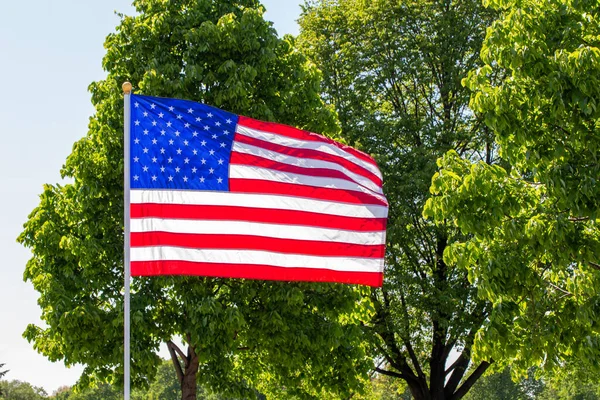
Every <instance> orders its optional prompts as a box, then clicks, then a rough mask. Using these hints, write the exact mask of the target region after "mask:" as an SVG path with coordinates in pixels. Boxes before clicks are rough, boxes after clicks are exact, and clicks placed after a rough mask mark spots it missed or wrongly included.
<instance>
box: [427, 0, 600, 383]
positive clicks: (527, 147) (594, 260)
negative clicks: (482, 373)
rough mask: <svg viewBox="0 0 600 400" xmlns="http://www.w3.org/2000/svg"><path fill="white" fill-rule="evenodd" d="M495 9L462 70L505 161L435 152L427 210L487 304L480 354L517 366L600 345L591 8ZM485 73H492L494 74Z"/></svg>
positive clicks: (599, 168) (596, 86)
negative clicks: (477, 58) (474, 63)
mask: <svg viewBox="0 0 600 400" xmlns="http://www.w3.org/2000/svg"><path fill="white" fill-rule="evenodd" d="M489 3H490V5H491V6H492V7H494V8H496V9H498V10H499V11H501V13H502V14H501V17H500V18H499V19H498V21H496V22H495V23H494V25H493V26H492V27H491V29H490V30H489V31H488V34H487V37H486V41H485V45H484V47H483V49H482V52H481V54H482V59H483V61H484V62H485V65H484V66H483V67H481V68H479V69H475V70H474V71H472V72H471V73H470V75H469V77H468V78H467V79H466V80H465V84H466V85H467V86H468V87H469V88H470V89H471V90H472V91H473V94H472V97H471V107H472V109H473V110H474V111H475V112H476V113H477V114H478V115H480V116H481V117H482V118H484V119H485V122H486V124H487V126H489V127H490V129H492V130H493V132H494V134H495V139H496V142H497V145H498V147H499V151H500V154H501V156H502V159H503V165H486V164H484V163H473V162H472V161H471V160H467V159H465V158H463V157H460V155H458V154H456V153H455V152H449V153H448V154H446V155H445V156H444V157H443V158H442V159H440V161H439V166H440V171H439V173H438V174H436V176H435V178H434V179H433V184H432V192H433V193H435V196H434V197H432V198H431V199H430V200H429V204H428V206H427V207H426V214H427V215H428V216H431V217H432V218H434V219H435V220H436V221H438V222H440V223H447V222H448V221H450V222H451V223H453V224H454V225H455V226H457V227H458V228H459V229H460V231H461V234H462V235H463V236H461V238H460V239H458V240H455V242H454V243H453V245H452V246H450V247H449V248H447V249H446V253H445V255H444V256H445V257H444V259H445V260H446V262H447V263H448V264H452V265H458V266H459V267H460V268H462V269H465V270H467V271H468V274H469V279H470V281H471V282H475V283H476V284H477V287H478V292H479V296H480V297H482V298H485V299H487V300H488V301H490V302H491V303H492V309H491V313H490V316H491V317H490V318H489V320H488V321H487V323H486V326H485V330H483V331H482V332H481V336H480V337H479V339H480V340H479V341H478V345H477V349H478V350H477V351H478V354H479V355H480V356H481V357H484V358H489V357H493V358H494V359H501V358H502V359H504V360H507V361H508V362H509V363H510V364H511V365H512V367H513V369H514V370H516V371H517V373H519V372H520V373H521V374H524V372H525V371H526V370H527V368H529V366H532V365H537V366H540V367H541V368H543V369H545V370H546V371H547V372H550V371H552V370H553V369H557V370H560V369H563V368H564V365H565V360H569V359H573V358H575V359H579V360H582V362H586V361H587V362H588V364H589V367H590V368H597V366H598V362H597V360H598V357H599V356H600V323H599V321H600V296H599V295H600V265H599V264H600V229H599V227H598V222H599V220H598V217H599V214H598V210H599V207H598V206H599V205H600V196H599V195H600V185H598V178H599V177H600V164H599V163H598V149H599V148H600V110H599V109H597V106H596V105H597V104H598V103H599V102H600V78H599V76H600V74H599V72H600V39H599V38H600V36H599V35H600V28H599V27H600V11H599V9H598V7H597V6H598V4H597V2H595V1H581V2H570V1H554V0H539V1H495V0H493V1H490V2H489ZM491 76H496V77H498V76H500V77H501V79H496V80H492V79H491Z"/></svg>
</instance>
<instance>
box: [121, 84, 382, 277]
mask: <svg viewBox="0 0 600 400" xmlns="http://www.w3.org/2000/svg"><path fill="white" fill-rule="evenodd" d="M130 99H131V122H130V123H131V129H130V132H131V133H130V149H131V150H130V155H129V159H130V182H131V187H130V198H131V208H130V211H131V219H130V230H131V236H130V238H131V250H130V251H131V274H132V275H133V276H152V275H198V276H212V277H223V278H248V279H266V280H285V281H323V282H342V283H354V284H364V285H369V286H381V284H382V282H383V267H384V256H385V232H386V219H387V213H388V205H387V201H386V198H385V196H384V194H383V190H382V176H381V173H380V171H379V169H378V167H377V164H376V163H375V161H374V160H373V159H372V158H371V157H370V156H368V155H366V154H365V153H362V152H360V151H358V150H356V149H353V148H351V147H348V146H345V145H342V144H340V143H337V142H335V141H333V140H331V139H328V138H326V137H324V136H321V135H318V134H315V133H311V132H307V131H303V130H300V129H296V128H293V127H290V126H286V125H281V124H276V123H270V122H262V121H257V120H254V119H251V118H248V117H243V116H238V115H235V114H232V113H229V112H226V111H223V110H220V109H217V108H214V107H210V106H207V105H205V104H201V103H196V102H192V101H186V100H179V99H167V98H159V97H150V96H140V95H131V97H130Z"/></svg>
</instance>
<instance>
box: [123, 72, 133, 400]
mask: <svg viewBox="0 0 600 400" xmlns="http://www.w3.org/2000/svg"><path fill="white" fill-rule="evenodd" d="M131 89H132V86H131V83H129V82H125V83H123V94H124V100H125V103H124V106H125V107H124V111H125V118H124V122H123V127H124V138H123V139H124V140H123V161H124V168H123V175H124V177H123V183H124V190H123V200H124V207H125V210H124V225H125V243H124V244H125V245H124V250H123V251H124V254H123V256H124V257H123V263H124V269H125V310H124V318H125V343H124V347H125V359H124V365H123V369H124V371H123V372H124V397H125V400H129V395H130V390H131V387H130V362H131V355H130V346H129V344H130V336H131V329H130V324H129V322H130V321H129V313H130V308H131V307H130V300H129V283H130V280H131V271H130V256H129V239H130V228H129V212H130V206H129V205H130V198H129V189H130V182H129V180H130V178H129V168H130V167H129V141H130V140H129V139H130V130H131Z"/></svg>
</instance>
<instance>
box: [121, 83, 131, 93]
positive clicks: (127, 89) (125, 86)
mask: <svg viewBox="0 0 600 400" xmlns="http://www.w3.org/2000/svg"><path fill="white" fill-rule="evenodd" d="M122 87H123V93H124V94H131V89H132V88H133V86H131V83H129V82H125V83H123V86H122Z"/></svg>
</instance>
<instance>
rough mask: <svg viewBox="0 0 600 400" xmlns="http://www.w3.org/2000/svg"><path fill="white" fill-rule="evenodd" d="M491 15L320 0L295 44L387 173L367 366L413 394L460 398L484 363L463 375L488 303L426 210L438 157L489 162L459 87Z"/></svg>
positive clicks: (488, 143) (472, 5) (347, 125)
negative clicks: (381, 258)
mask: <svg viewBox="0 0 600 400" xmlns="http://www.w3.org/2000/svg"><path fill="white" fill-rule="evenodd" d="M494 15H495V13H494V12H492V11H489V10H486V9H485V8H484V7H483V5H482V4H481V3H480V1H479V0H473V1H468V0H464V1H455V2H451V1H433V0H411V1H393V0H373V1H364V0H321V1H312V2H309V4H307V5H306V7H305V10H304V14H303V16H302V18H301V20H300V25H301V34H300V37H299V44H300V45H301V48H302V49H303V50H304V51H305V52H306V54H307V55H308V56H309V57H310V58H311V59H312V60H313V61H314V62H315V63H316V65H317V66H318V67H319V68H320V69H321V70H322V72H323V85H324V94H323V96H324V99H325V101H326V102H328V103H329V104H331V105H332V106H334V107H335V109H336V111H337V113H338V116H339V120H340V124H341V128H342V135H343V136H344V138H346V140H347V141H348V142H349V143H351V144H353V145H356V146H359V147H360V148H362V149H363V150H365V151H367V152H368V153H371V154H373V155H375V157H376V158H377V160H378V162H379V165H380V166H381V168H382V171H383V175H384V190H385V193H386V196H387V198H388V200H389V202H390V216H389V219H388V231H387V234H388V241H387V243H388V247H387V249H388V253H387V258H386V271H385V273H386V278H385V282H384V286H383V289H382V290H374V291H373V292H372V294H371V300H372V302H373V304H374V307H375V311H376V312H375V315H374V317H373V318H372V319H371V320H367V321H365V333H366V334H367V336H368V338H369V344H370V346H371V348H372V353H371V354H373V355H374V358H375V362H376V363H377V364H379V363H380V362H382V361H384V362H385V364H387V365H389V368H376V371H377V372H378V373H380V374H385V375H388V376H390V377H394V378H398V379H403V380H405V381H406V383H407V384H408V386H409V388H410V391H411V393H412V396H413V397H414V398H416V399H459V398H461V397H462V396H464V394H465V393H466V392H467V391H468V390H469V388H470V387H471V386H472V385H473V383H474V382H475V381H477V379H478V378H479V377H480V376H481V375H482V374H483V373H484V371H485V370H486V368H487V367H488V366H489V361H483V360H479V361H478V363H477V364H475V365H474V366H473V368H472V369H470V370H469V366H470V365H471V360H472V344H473V340H474V337H475V335H476V333H477V332H478V330H479V329H480V328H481V327H482V326H483V325H484V323H485V321H486V320H487V318H488V317H489V309H488V303H487V301H485V300H482V299H480V298H478V297H477V291H476V288H475V286H474V285H472V284H471V283H470V282H469V281H468V279H467V274H466V272H465V270H464V269H460V268H456V267H455V266H454V265H449V264H447V263H446V262H445V261H444V259H443V254H444V251H445V249H446V248H447V246H448V244H450V243H452V241H453V240H456V239H454V237H455V233H454V232H453V228H452V227H451V226H449V227H444V226H435V225H434V224H433V223H431V222H428V221H426V220H425V219H424V218H423V216H422V211H423V206H424V204H425V202H426V200H427V198H428V197H429V195H430V194H429V187H430V184H431V177H432V176H433V174H434V173H435V171H436V159H437V158H438V157H440V156H441V155H443V154H444V153H445V152H447V151H448V150H450V149H454V150H456V151H457V152H459V153H460V154H462V155H464V156H466V157H469V158H472V159H483V160H485V161H487V162H493V161H494V159H495V153H494V147H493V145H492V144H493V142H492V137H491V135H490V134H489V132H488V131H487V129H486V128H485V127H484V126H482V124H481V123H480V120H479V119H478V118H476V117H475V116H474V114H473V113H472V112H471V111H470V110H469V108H468V101H469V92H468V91H467V89H466V88H464V87H463V86H462V85H461V79H463V78H464V77H466V76H467V73H468V71H470V70H471V69H473V68H477V67H478V66H480V63H481V62H480V60H479V51H480V49H481V45H482V41H483V39H484V35H485V29H486V27H487V26H488V25H489V24H490V23H491V21H492V20H493V17H494ZM453 352H458V354H457V358H455V357H451V355H452V354H453ZM449 359H456V361H455V362H449ZM488 360H489V359H488ZM467 371H469V373H467Z"/></svg>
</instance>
